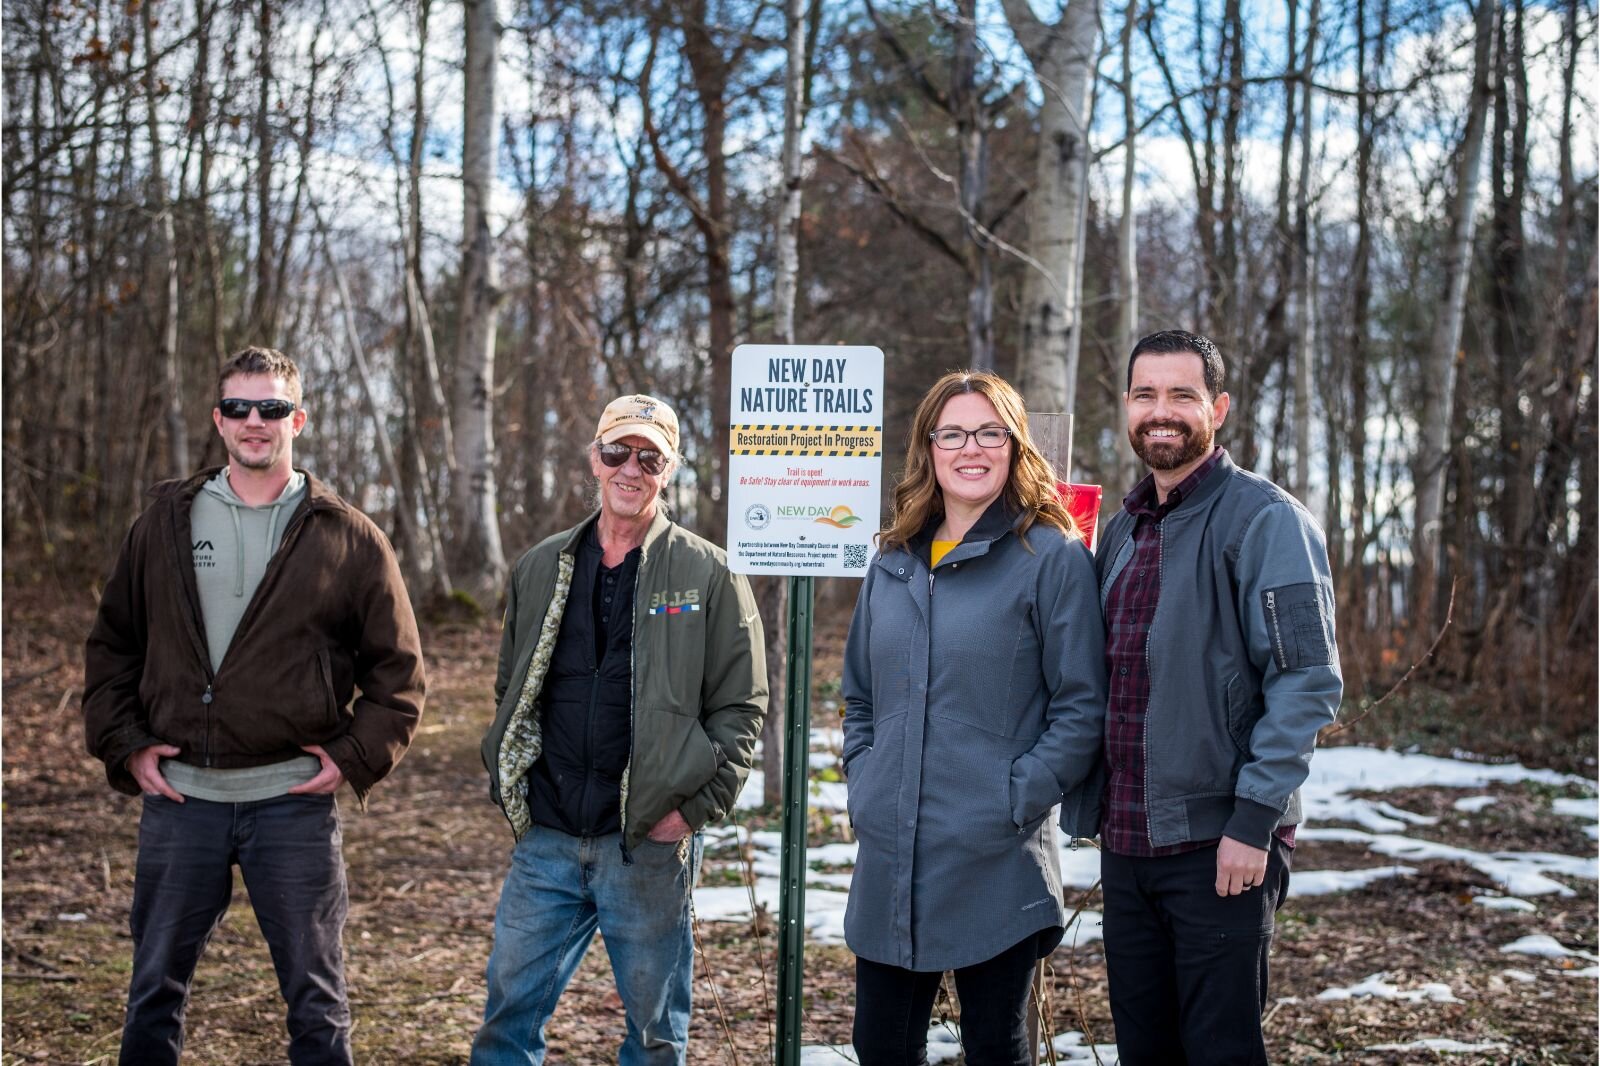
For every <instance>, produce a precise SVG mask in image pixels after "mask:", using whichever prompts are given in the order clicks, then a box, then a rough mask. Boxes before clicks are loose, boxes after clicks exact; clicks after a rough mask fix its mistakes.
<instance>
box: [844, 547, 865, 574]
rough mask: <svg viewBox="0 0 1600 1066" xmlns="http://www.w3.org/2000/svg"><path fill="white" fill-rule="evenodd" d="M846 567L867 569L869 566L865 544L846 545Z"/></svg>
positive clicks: (848, 568) (847, 568) (849, 568)
mask: <svg viewBox="0 0 1600 1066" xmlns="http://www.w3.org/2000/svg"><path fill="white" fill-rule="evenodd" d="M844 568H845V569H846V570H865V569H866V568H867V546H866V545H865V544H846V545H845V546H844Z"/></svg>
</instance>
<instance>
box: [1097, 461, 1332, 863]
mask: <svg viewBox="0 0 1600 1066" xmlns="http://www.w3.org/2000/svg"><path fill="white" fill-rule="evenodd" d="M1133 527H1134V516H1133V515H1131V514H1129V513H1128V512H1127V511H1126V510H1122V511H1119V512H1118V513H1117V514H1116V516H1115V517H1113V518H1112V519H1111V521H1110V522H1108V523H1107V525H1106V528H1105V532H1104V534H1103V535H1102V537H1101V543H1100V546H1099V550H1098V552H1097V554H1096V559H1095V568H1096V570H1097V572H1098V575H1099V581H1100V603H1101V607H1102V609H1103V608H1104V607H1105V603H1106V598H1107V596H1108V594H1109V593H1110V590H1111V586H1112V584H1113V583H1114V582H1115V581H1116V579H1117V576H1118V575H1119V574H1120V573H1121V572H1122V569H1123V567H1125V566H1126V565H1127V564H1128V560H1129V559H1130V558H1131V557H1132V555H1133V539H1132V533H1133ZM1160 529H1161V601H1160V604H1159V605H1158V606H1157V608H1156V614H1155V619H1154V621H1153V622H1152V623H1151V626H1150V637H1149V644H1148V645H1147V648H1148V650H1147V652H1146V656H1147V658H1148V665H1149V670H1150V701H1149V708H1148V712H1147V714H1148V717H1147V718H1146V723H1145V738H1146V752H1145V800H1146V806H1147V810H1148V813H1149V818H1150V843H1151V844H1152V845H1154V846H1156V847H1162V846H1165V845H1169V844H1178V843H1183V842H1187V841H1195V840H1211V839H1215V838H1217V837H1221V836H1228V837H1232V838H1233V839H1235V840H1238V841H1241V842H1242V843H1245V844H1250V845H1252V846H1254V847H1259V848H1265V847H1266V846H1267V844H1268V843H1269V841H1270V840H1271V838H1272V833H1273V830H1275V829H1276V828H1277V827H1278V826H1280V825H1293V824H1296V823H1298V822H1299V821H1300V791H1299V790H1300V785H1301V784H1302V783H1303V782H1304V781H1305V779H1306V775H1307V774H1308V773H1309V772H1310V764H1311V753H1312V750H1313V749H1314V748H1315V746H1316V740H1317V731H1318V730H1320V729H1321V728H1322V727H1323V726H1325V725H1328V724H1329V723H1330V722H1332V721H1333V720H1334V717H1335V715H1336V714H1337V713H1338V710H1339V699H1340V696H1341V694H1342V692H1343V681H1342V679H1341V677H1340V673H1339V650H1338V646H1337V644H1336V643H1335V642H1334V599H1333V580H1332V577H1331V575H1330V573H1329V569H1328V549H1327V546H1326V544H1325V542H1324V540H1323V536H1322V530H1321V529H1320V528H1318V526H1317V523H1316V521H1315V520H1314V519H1313V518H1312V517H1311V515H1310V514H1309V513H1308V512H1307V511H1306V509H1305V508H1304V507H1302V506H1301V505H1300V503H1299V502H1298V501H1296V500H1295V499H1294V498H1293V497H1292V496H1290V495H1289V494H1288V493H1286V492H1284V491H1283V490H1282V489H1280V488H1279V487H1278V486H1276V485H1274V484H1273V483H1272V482H1270V481H1268V480H1267V479H1266V478H1263V477H1260V476H1258V475H1256V474H1252V473H1250V472H1249V471H1246V470H1240V469H1239V468H1238V467H1236V466H1234V464H1233V461H1232V460H1231V459H1230V458H1229V457H1228V456H1227V454H1226V453H1224V454H1223V456H1222V460H1221V462H1220V463H1219V464H1218V465H1217V468H1216V469H1215V470H1213V471H1212V472H1211V475H1210V476H1209V477H1207V478H1206V479H1205V480H1204V481H1203V482H1201V483H1200V486H1199V487H1198V488H1197V489H1196V490H1195V491H1194V493H1193V494H1192V495H1191V496H1190V497H1189V498H1188V499H1186V500H1184V501H1182V502H1181V503H1180V504H1179V505H1178V506H1177V507H1176V508H1174V509H1173V510H1172V512H1171V513H1169V514H1168V515H1167V516H1166V517H1165V518H1164V519H1162V521H1161V523H1160Z"/></svg>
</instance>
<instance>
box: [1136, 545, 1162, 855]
mask: <svg viewBox="0 0 1600 1066" xmlns="http://www.w3.org/2000/svg"><path fill="white" fill-rule="evenodd" d="M1156 545H1157V547H1158V548H1159V549H1160V553H1159V554H1158V555H1157V556H1156V581H1157V582H1158V587H1159V583H1160V582H1162V581H1164V580H1165V579H1166V574H1165V573H1163V571H1164V570H1165V569H1166V566H1167V524H1166V519H1162V520H1161V521H1159V522H1157V523H1156ZM1134 550H1135V551H1138V545H1137V544H1136V545H1134ZM1159 610H1161V598H1160V596H1159V595H1158V596H1157V597H1156V611H1159ZM1155 628H1156V616H1155V614H1154V613H1153V612H1152V613H1151V615H1150V632H1151V633H1153V632H1155ZM1144 676H1145V677H1147V678H1149V679H1150V691H1149V692H1147V693H1146V694H1145V699H1144V838H1145V839H1146V840H1147V841H1149V842H1150V849H1151V850H1152V851H1154V850H1155V846H1156V840H1155V830H1154V829H1153V828H1152V827H1151V818H1150V709H1151V707H1152V706H1153V705H1154V703H1155V701H1154V699H1152V697H1153V696H1155V684H1156V675H1155V673H1154V672H1153V671H1152V670H1151V669H1150V633H1146V634H1145V636H1144Z"/></svg>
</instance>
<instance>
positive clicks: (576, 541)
mask: <svg viewBox="0 0 1600 1066" xmlns="http://www.w3.org/2000/svg"><path fill="white" fill-rule="evenodd" d="M599 521H600V512H599V511H594V512H593V513H591V514H590V515H589V517H588V518H585V519H584V520H583V521H582V522H579V523H578V524H577V525H575V526H573V527H572V532H571V533H569V534H568V535H567V539H566V540H565V541H564V542H563V543H562V545H561V554H562V555H576V554H577V553H578V547H579V546H580V545H581V544H583V538H584V537H585V536H586V535H587V534H588V532H589V530H590V529H592V528H594V526H595V523H597V522H599ZM671 528H672V519H670V518H668V517H667V511H666V508H664V507H662V506H661V505H660V504H657V505H656V516H655V518H653V519H651V520H650V528H649V529H647V530H645V533H644V544H643V545H641V547H643V549H644V551H643V552H641V553H640V556H639V558H640V560H641V561H643V559H644V558H645V556H648V555H649V554H650V550H651V549H652V548H654V547H655V544H656V541H658V540H660V539H661V538H662V537H663V536H664V535H665V534H666V532H667V530H669V529H671Z"/></svg>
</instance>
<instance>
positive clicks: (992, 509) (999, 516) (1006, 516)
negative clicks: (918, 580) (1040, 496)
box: [906, 493, 1022, 569]
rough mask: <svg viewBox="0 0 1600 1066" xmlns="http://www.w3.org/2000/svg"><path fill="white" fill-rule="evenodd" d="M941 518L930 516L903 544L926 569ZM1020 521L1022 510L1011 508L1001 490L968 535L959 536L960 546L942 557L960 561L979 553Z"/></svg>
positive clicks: (1014, 527)
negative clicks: (934, 535)
mask: <svg viewBox="0 0 1600 1066" xmlns="http://www.w3.org/2000/svg"><path fill="white" fill-rule="evenodd" d="M942 520H943V515H935V516H933V517H931V518H929V519H928V521H927V524H926V525H924V526H923V527H922V529H921V530H920V531H919V532H918V533H917V534H916V535H915V536H914V537H912V538H911V540H910V542H909V543H908V544H907V545H906V551H907V552H909V553H910V554H912V555H914V556H916V557H917V558H918V559H920V560H921V561H922V565H923V566H926V567H928V568H929V569H932V566H931V565H930V560H931V559H932V558H933V554H932V549H933V534H934V531H935V530H937V529H938V528H939V523H940V522H941V521H942ZM1021 521H1022V512H1021V511H1020V510H1018V509H1015V508H1013V507H1012V506H1011V504H1010V503H1009V502H1007V500H1006V497H1005V494H1004V493H1001V494H1000V495H999V496H998V497H997V498H996V499H995V501H994V502H993V503H991V504H990V505H989V506H988V508H986V509H985V510H984V512H983V514H981V515H979V516H978V520H977V521H976V522H974V523H973V524H972V528H971V529H969V530H967V535H966V536H964V537H962V538H961V543H960V545H959V546H957V547H956V548H954V549H952V550H951V552H950V554H949V555H947V556H945V558H946V559H950V560H951V561H953V562H960V561H961V560H963V559H970V558H973V557H974V556H978V555H982V554H984V553H985V552H987V551H988V550H989V549H990V548H992V547H993V546H994V543H995V541H997V540H1000V539H1001V538H1002V537H1004V536H1006V535H1007V534H1009V533H1011V532H1012V531H1013V530H1015V529H1016V527H1017V525H1018V524H1019V523H1020V522H1021ZM963 549H967V550H963ZM958 553H959V554H958Z"/></svg>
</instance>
